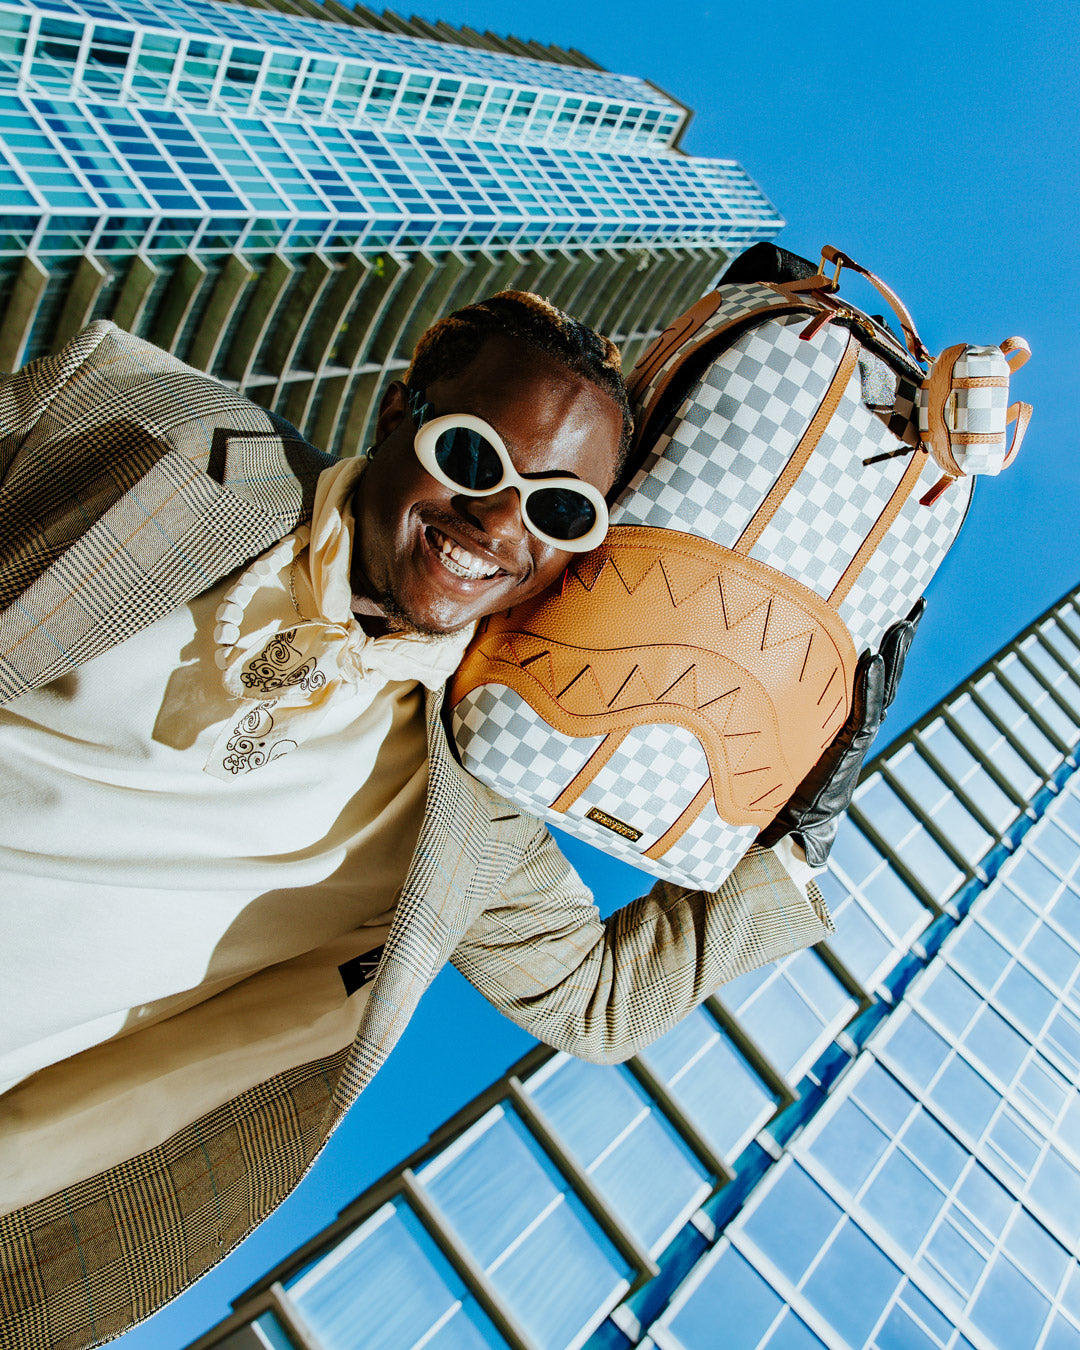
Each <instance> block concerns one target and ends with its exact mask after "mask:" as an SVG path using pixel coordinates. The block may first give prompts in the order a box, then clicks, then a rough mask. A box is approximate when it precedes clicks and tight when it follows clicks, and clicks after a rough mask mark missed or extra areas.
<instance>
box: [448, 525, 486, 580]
mask: <svg viewBox="0 0 1080 1350" xmlns="http://www.w3.org/2000/svg"><path fill="white" fill-rule="evenodd" d="M431 542H432V543H433V544H434V545H435V547H436V549H437V550H438V552H439V559H440V561H441V562H442V564H443V566H444V567H446V568H447V569H448V570H449V571H451V572H453V574H454V576H456V577H462V578H465V579H467V580H469V581H479V580H480V579H481V578H482V577H493V576H494V575H495V573H496V572H497V571H498V570H499V567H498V564H497V563H485V562H482V561H481V560H480V559H479V558H475V557H473V555H472V554H471V553H470V552H469V551H468V549H464V548H462V547H461V545H460V544H455V543H454V541H453V540H452V539H447V537H446V535H445V534H440V533H439V531H438V530H436V529H434V528H433V529H432V530H431Z"/></svg>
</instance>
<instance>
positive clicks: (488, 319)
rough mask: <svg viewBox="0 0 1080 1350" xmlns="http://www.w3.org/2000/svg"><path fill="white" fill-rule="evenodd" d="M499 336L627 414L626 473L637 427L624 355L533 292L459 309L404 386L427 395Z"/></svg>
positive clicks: (417, 354) (424, 347)
mask: <svg viewBox="0 0 1080 1350" xmlns="http://www.w3.org/2000/svg"><path fill="white" fill-rule="evenodd" d="M495 336H502V337H510V338H516V339H517V340H518V341H519V342H525V343H527V344H528V345H529V346H530V347H534V348H535V349H536V350H537V351H541V352H545V353H546V354H547V355H548V356H550V357H553V358H554V359H555V360H556V361H558V362H559V363H560V365H563V366H565V367H566V368H567V369H568V370H571V371H573V372H574V374H576V375H580V376H582V377H583V378H584V379H586V380H588V381H590V383H592V384H595V385H597V386H598V387H599V388H600V389H602V390H603V391H604V392H605V393H606V394H607V395H608V396H609V397H610V398H612V399H613V400H614V402H615V404H616V406H617V407H618V409H619V411H620V412H621V414H622V436H621V437H620V438H619V462H618V464H617V465H616V471H618V470H619V469H621V468H622V465H623V463H624V461H625V459H626V455H627V451H628V449H629V446H630V435H631V432H632V431H633V425H634V424H633V417H632V415H631V412H630V405H629V403H628V402H627V398H626V386H625V384H624V383H623V377H622V368H621V363H620V360H619V349H618V348H617V347H616V346H615V344H614V343H613V342H612V341H611V340H610V338H606V337H604V336H603V335H602V334H600V333H597V332H594V330H593V329H591V328H588V327H587V326H586V325H585V324H583V323H579V322H578V320H577V319H572V318H571V317H570V315H569V314H564V313H563V311H562V310H561V309H558V308H557V307H556V306H555V305H553V304H552V303H551V302H550V300H545V299H544V298H543V296H540V295H534V294H533V293H532V292H531V291H500V292H499V293H498V294H497V295H493V296H491V297H490V298H489V299H487V300H480V301H478V302H477V303H476V304H475V305H466V306H465V307H464V308H463V309H456V310H454V311H453V313H451V314H447V315H446V317H445V318H442V319H439V320H438V322H437V323H434V324H432V326H431V327H430V328H429V329H428V330H427V332H426V333H424V334H423V335H422V337H421V338H420V341H419V342H418V343H417V344H416V350H415V351H414V352H413V358H412V364H411V365H410V366H409V369H408V371H407V372H406V374H405V383H406V384H407V385H408V386H409V387H410V388H413V389H426V388H427V386H428V385H429V384H431V383H433V382H434V381H435V380H437V379H446V378H449V377H451V376H454V375H456V374H458V372H459V371H461V370H464V369H465V367H466V366H467V365H468V364H469V362H470V361H472V359H473V358H474V357H475V356H476V354H477V352H478V351H479V350H480V348H481V346H482V345H483V344H484V342H485V341H486V340H487V339H488V338H490V337H495Z"/></svg>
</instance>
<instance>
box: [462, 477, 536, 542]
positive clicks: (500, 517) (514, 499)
mask: <svg viewBox="0 0 1080 1350" xmlns="http://www.w3.org/2000/svg"><path fill="white" fill-rule="evenodd" d="M454 508H455V509H456V510H457V511H459V512H460V513H461V514H462V515H463V516H466V517H468V518H470V519H471V520H472V521H474V522H475V524H476V525H477V526H478V527H479V528H480V529H481V530H483V531H484V533H485V534H486V535H488V536H489V537H490V538H492V539H503V540H505V541H506V542H507V543H513V544H516V543H518V542H519V541H520V540H521V539H522V538H523V537H524V535H525V534H526V527H525V521H524V520H523V518H522V514H521V498H520V496H519V495H518V491H517V488H512V487H505V488H503V489H502V490H501V491H499V492H493V493H492V494H491V495H490V496H489V497H468V496H465V495H464V494H462V495H461V496H460V497H458V498H457V499H456V500H455V502H454Z"/></svg>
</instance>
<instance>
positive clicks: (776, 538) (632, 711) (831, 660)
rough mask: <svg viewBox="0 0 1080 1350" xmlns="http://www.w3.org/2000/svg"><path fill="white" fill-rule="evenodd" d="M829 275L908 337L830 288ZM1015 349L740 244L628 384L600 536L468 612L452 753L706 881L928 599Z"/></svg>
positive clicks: (984, 450) (508, 792)
mask: <svg viewBox="0 0 1080 1350" xmlns="http://www.w3.org/2000/svg"><path fill="white" fill-rule="evenodd" d="M762 250H765V252H764V253H763V252H762ZM827 262H828V263H832V264H833V265H834V266H835V273H834V275H833V276H832V277H831V278H828V279H827V278H826V275H825V267H826V263H827ZM845 266H846V267H849V268H851V269H852V270H854V271H856V272H859V273H861V274H862V275H863V276H865V277H866V278H867V279H868V280H869V281H870V282H872V283H873V284H874V285H875V286H876V287H877V288H878V290H879V291H880V292H881V294H882V295H884V296H885V298H886V299H887V300H888V301H889V303H890V304H891V305H892V307H893V309H894V310H895V311H896V313H897V316H898V318H899V320H900V326H901V331H902V333H903V335H904V342H903V343H901V342H900V341H899V340H898V339H897V338H896V337H894V336H893V334H892V332H891V331H890V330H889V329H888V328H887V327H886V326H885V323H884V321H883V320H878V319H875V318H871V317H870V316H868V315H866V314H864V313H862V312H861V311H859V310H856V309H853V308H851V307H850V306H848V305H844V304H841V303H840V302H839V301H838V300H837V298H836V294H835V293H836V291H837V288H838V279H839V276H840V271H841V268H842V267H845ZM770 273H771V274H772V275H773V277H774V278H775V279H773V280H770V281H760V280H757V279H754V280H747V279H744V278H746V277H747V276H751V277H754V278H756V277H760V276H761V275H763V274H764V275H768V274H770ZM740 278H743V279H740ZM1028 355H1029V351H1028V348H1027V345H1026V343H1024V342H1023V341H1022V340H1021V339H1018V338H1010V339H1008V340H1007V341H1006V342H1003V343H1002V344H1001V345H1000V346H999V347H971V346H960V347H951V348H949V349H948V350H947V351H946V352H944V353H942V355H941V356H939V357H938V358H937V360H936V361H934V360H932V359H931V358H930V354H929V352H928V351H927V350H926V348H925V347H924V346H923V345H922V343H921V341H920V340H919V338H918V336H917V334H916V332H915V328H914V325H913V323H912V321H911V318H910V316H909V315H908V313H907V311H906V310H905V309H904V307H903V305H902V304H901V303H900V301H899V300H898V299H897V298H896V296H895V295H893V293H892V292H891V291H890V290H889V288H888V287H887V286H885V285H884V284H883V283H882V282H880V281H879V280H878V279H877V278H876V277H873V276H872V275H871V274H870V273H868V272H866V271H865V270H864V269H863V268H861V267H859V266H858V265H857V264H855V263H853V262H852V261H851V259H849V258H848V257H847V256H846V255H845V254H842V253H840V252H838V251H837V250H835V249H832V248H826V249H825V250H824V252H823V257H822V263H821V267H820V268H819V269H815V268H814V267H813V265H812V264H809V263H806V262H804V260H802V259H796V258H795V257H794V255H792V254H785V253H784V252H783V251H782V250H778V249H775V248H772V246H768V245H764V246H759V248H758V249H755V250H752V251H751V253H750V254H747V255H744V258H743V259H740V260H739V262H737V263H736V265H735V267H734V268H732V269H731V270H730V271H729V272H728V274H727V275H726V276H725V278H724V281H723V283H722V284H721V285H720V287H719V288H718V289H717V290H715V291H713V292H712V293H711V294H710V295H707V296H705V297H704V299H702V300H700V301H699V302H698V303H697V304H696V305H694V307H693V308H692V309H690V310H689V311H688V312H687V313H686V314H683V315H681V316H680V317H679V318H678V319H676V320H675V321H674V322H673V323H672V324H671V325H670V326H669V327H668V329H667V330H666V331H665V332H664V333H663V334H662V335H661V336H660V337H659V338H658V339H657V340H656V342H655V343H654V344H653V345H652V347H651V348H650V350H649V351H648V352H646V354H645V355H644V356H643V357H642V359H641V360H640V361H639V362H638V365H637V367H636V368H635V370H634V372H633V375H632V376H631V378H630V381H629V389H630V394H631V401H632V403H633V406H634V411H635V419H636V432H635V446H634V451H633V453H632V459H631V462H632V463H634V464H636V466H637V467H636V469H635V470H634V472H633V475H632V478H631V480H630V482H629V484H628V485H627V486H626V487H625V488H624V489H623V490H622V491H621V492H620V493H619V495H618V497H617V499H616V501H615V504H614V507H613V509H612V512H611V522H612V526H611V529H610V531H609V533H608V537H607V539H606V540H605V542H604V543H603V544H602V545H601V547H600V548H598V549H596V550H595V551H594V552H593V553H589V554H583V555H580V556H579V557H577V558H575V560H574V562H572V563H571V566H570V568H569V569H568V571H567V572H566V574H565V576H564V577H563V580H562V582H561V583H560V585H559V586H557V587H555V588H553V589H552V590H550V591H548V592H547V593H546V594H545V595H543V596H541V597H539V598H538V599H537V600H534V601H531V602H529V603H527V604H524V605H520V606H516V607H515V608H514V609H511V610H509V611H508V612H507V613H505V614H501V615H496V616H495V617H493V618H491V619H488V620H485V621H484V622H483V623H482V624H481V626H480V628H479V630H478V632H477V635H476V637H475V639H474V641H473V643H472V645H471V647H470V649H469V651H468V653H467V655H466V658H465V660H464V662H463V663H462V666H461V668H460V669H459V671H458V674H457V676H456V677H455V679H454V681H453V683H452V685H451V689H450V694H449V706H450V709H451V722H452V727H453V732H454V736H455V739H456V742H457V745H458V748H459V751H460V754H461V758H462V762H463V763H464V764H465V766H466V767H467V768H468V769H469V770H470V771H471V772H472V773H474V774H475V775H476V776H477V777H479V778H481V779H482V780H483V781H485V782H487V783H488V784H490V785H491V786H492V787H494V788H495V789H496V790H497V791H499V792H500V793H501V794H503V795H504V796H506V797H509V798H510V799H511V800H512V801H514V802H516V803H518V804H519V805H521V806H522V807H523V808H524V809H526V810H528V811H530V812H533V813H534V814H537V815H541V816H544V817H546V818H547V819H548V820H549V821H551V822H552V823H554V824H556V825H559V826H560V827H562V828H563V829H565V830H568V831H569V832H570V833H571V834H575V835H578V836H580V837H581V838H583V839H586V840H588V841H589V842H590V843H593V844H595V845H597V846H598V847H600V848H602V849H604V850H605V851H607V852H608V853H611V854H614V855H617V856H619V857H622V858H624V859H626V860H627V861H630V862H633V863H635V864H637V865H638V866H640V867H642V868H644V869H645V870H647V871H650V872H653V873H655V874H656V875H657V876H660V877H665V878H668V879H670V880H674V881H677V882H680V883H682V884H684V885H689V886H693V887H699V888H702V889H705V890H715V889H716V887H717V886H719V884H720V883H721V881H722V880H723V879H724V877H726V876H727V874H728V873H729V872H730V870H731V869H732V867H734V865H735V863H736V862H737V861H738V859H739V858H740V857H741V856H742V854H743V853H744V852H745V851H746V849H747V848H748V847H749V845H750V844H751V842H752V841H753V839H754V838H755V836H756V835H757V833H758V831H759V830H760V829H761V828H762V827H764V826H765V825H767V824H768V823H769V821H770V820H771V819H772V818H773V817H774V816H775V814H776V812H777V811H778V810H779V809H780V807H781V806H783V805H784V803H785V802H786V801H787V799H788V797H789V796H790V795H791V793H792V791H793V790H794V789H795V787H796V786H797V785H798V783H799V782H800V781H801V780H802V778H803V777H804V776H805V775H806V773H807V772H808V771H809V769H810V768H811V767H812V766H813V765H814V763H815V762H816V760H817V759H818V758H819V756H820V754H821V752H822V750H823V749H824V747H825V746H827V745H828V744H829V743H830V742H831V740H832V739H833V737H834V736H835V735H836V733H837V731H839V729H840V727H841V726H842V725H843V723H844V721H845V719H846V717H847V715H848V711H849V707H850V700H851V692H852V687H853V680H854V671H855V664H856V656H857V653H858V652H859V651H860V650H862V649H864V648H868V647H869V648H874V649H876V647H877V645H878V643H879V641H880V639H881V636H882V634H883V633H884V631H885V629H886V628H887V627H888V626H889V625H890V624H891V623H893V622H894V621H895V620H896V619H898V618H901V617H903V616H904V615H905V614H906V613H907V612H908V610H909V609H910V608H911V605H912V604H913V602H914V601H915V600H916V599H917V598H918V596H919V595H921V594H922V592H923V590H924V588H925V586H926V584H927V582H928V581H929V580H930V578H931V577H932V576H933V574H934V571H935V569H936V568H937V567H938V565H939V564H940V562H941V560H942V558H943V557H944V555H945V552H946V550H947V549H948V548H949V546H950V544H951V543H952V541H953V539H954V538H955V536H956V534H957V531H958V530H959V529H960V526H961V524H962V523H963V520H964V515H965V513H966V510H967V506H968V503H969V500H970V497H971V491H972V479H971V477H970V475H971V474H972V473H973V472H979V473H991V474H993V473H997V472H998V471H999V470H1000V469H1002V468H1003V467H1004V466H1005V465H1006V464H1008V463H1009V462H1010V461H1011V460H1012V458H1013V456H1014V455H1015V453H1016V450H1017V449H1018V447H1019V442H1020V440H1021V437H1022V434H1023V431H1024V429H1025V428H1026V425H1027V421H1028V418H1029V416H1030V412H1031V409H1030V408H1029V407H1028V406H1027V405H1026V404H1014V405H1013V406H1012V407H1011V408H1010V407H1009V406H1008V385H1009V375H1010V373H1011V372H1012V371H1014V370H1016V369H1017V368H1018V367H1019V366H1020V365H1021V364H1022V363H1023V361H1024V360H1025V359H1026V358H1027V356H1028ZM924 364H926V365H928V366H929V370H928V371H924V370H923V368H922V366H923V365H924ZM1013 419H1016V424H1017V425H1016V430H1015V432H1014V435H1013V438H1012V441H1011V443H1009V442H1008V437H1007V431H1006V426H1007V423H1008V422H1010V421H1012V420H1013Z"/></svg>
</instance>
